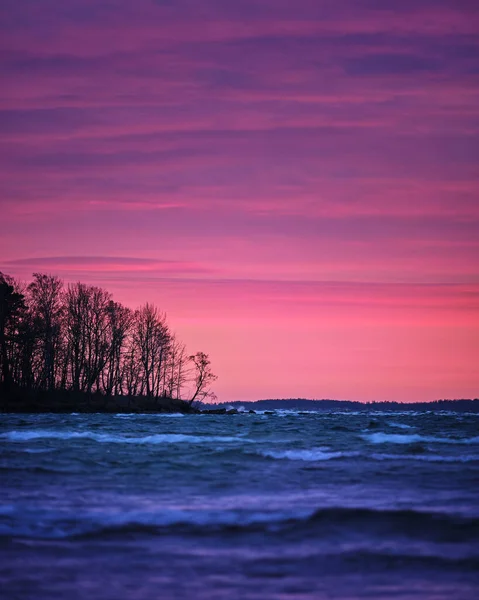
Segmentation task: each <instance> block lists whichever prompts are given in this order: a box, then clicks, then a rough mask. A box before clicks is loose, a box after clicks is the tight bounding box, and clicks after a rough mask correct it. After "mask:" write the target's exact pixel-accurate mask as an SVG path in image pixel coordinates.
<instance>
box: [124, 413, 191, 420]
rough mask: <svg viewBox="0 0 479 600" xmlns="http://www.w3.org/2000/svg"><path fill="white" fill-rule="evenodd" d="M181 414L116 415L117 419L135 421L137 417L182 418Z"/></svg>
mask: <svg viewBox="0 0 479 600" xmlns="http://www.w3.org/2000/svg"><path fill="white" fill-rule="evenodd" d="M184 416H185V415H184V414H183V413H116V414H115V417H116V418H118V419H135V418H137V417H163V418H165V417H184Z"/></svg>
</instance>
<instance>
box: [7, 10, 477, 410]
mask: <svg viewBox="0 0 479 600" xmlns="http://www.w3.org/2000/svg"><path fill="white" fill-rule="evenodd" d="M0 11H1V13H0V23H1V25H0V32H1V36H0V39H1V42H0V50H1V54H0V56H1V58H0V74H1V77H2V82H4V84H5V85H4V86H3V88H4V89H3V90H2V97H1V98H0V133H1V141H0V155H1V161H0V165H1V166H0V190H1V195H0V209H1V215H2V223H3V228H2V231H1V232H0V258H1V264H0V266H1V268H2V269H4V270H5V271H7V272H12V274H14V275H18V276H21V277H27V276H28V275H29V273H30V272H32V271H34V270H36V271H38V270H47V271H54V272H58V273H59V274H61V275H62V276H63V277H65V279H66V280H67V281H71V280H76V279H77V278H81V279H85V280H86V281H91V282H94V283H97V284H105V285H111V286H113V288H114V291H115V293H118V294H119V296H120V299H122V300H123V301H125V302H128V303H132V304H135V303H139V302H141V301H142V299H143V300H148V299H153V300H155V301H157V302H158V303H159V304H160V306H162V305H166V306H165V308H167V309H168V311H169V312H170V313H171V314H172V315H176V316H177V318H178V320H179V323H180V327H182V328H184V331H183V332H182V337H183V338H184V339H190V340H191V343H192V344H193V345H195V344H198V345H199V346H205V349H206V350H208V346H211V348H212V349H213V350H212V351H213V352H214V351H216V352H217V353H218V354H221V355H222V354H223V350H222V349H221V348H223V347H225V346H228V343H229V342H228V339H229V337H230V338H231V339H232V340H236V342H237V344H238V349H237V351H236V350H235V351H233V350H232V351H231V358H230V359H228V360H227V359H225V360H223V361H221V362H220V372H219V375H220V380H219V381H220V384H219V385H220V386H221V385H223V386H224V387H223V388H220V390H219V391H220V393H221V392H222V391H223V393H224V394H226V396H227V397H229V398H233V397H236V396H237V394H239V393H240V390H241V393H247V394H249V395H250V396H251V397H254V395H255V392H254V389H253V388H254V385H253V383H252V384H251V388H250V389H249V391H247V392H245V388H244V387H243V383H242V382H241V381H240V380H241V378H242V373H243V370H242V369H236V370H235V368H234V360H233V356H234V357H236V360H237V361H240V362H241V360H240V358H239V355H240V351H239V348H241V349H244V347H245V346H244V344H245V340H244V339H243V338H241V335H240V334H239V333H238V330H237V322H238V320H242V322H243V326H244V327H245V331H248V332H249V334H250V336H251V338H254V336H255V334H257V335H260V336H264V340H263V341H264V344H263V346H262V350H261V351H260V350H259V349H258V350H252V352H253V355H254V356H253V358H252V359H251V360H252V363H253V365H252V366H251V368H252V369H253V372H254V373H255V375H254V376H253V378H252V379H253V380H254V379H255V377H256V379H258V377H259V374H258V372H259V370H260V369H261V366H260V365H261V364H262V363H264V361H265V358H264V356H265V353H266V352H273V353H274V352H277V353H278V354H277V357H279V356H280V354H281V352H280V351H279V350H275V348H277V346H278V344H277V339H276V336H277V335H279V333H274V334H272V333H271V330H270V329H268V327H269V325H268V326H267V325H264V327H263V326H262V325H261V322H260V318H259V316H261V319H264V323H266V322H267V323H271V322H274V328H275V332H283V333H284V336H285V339H286V338H287V339H289V340H290V342H289V343H290V344H294V346H295V352H297V353H298V361H297V369H298V371H297V372H298V373H299V372H301V374H302V375H301V376H302V377H303V376H304V378H305V382H306V383H305V388H304V392H303V393H304V394H305V395H318V394H320V391H318V388H317V386H318V385H319V382H318V381H317V380H316V379H315V378H314V377H312V376H311V373H312V372H313V371H314V370H315V369H316V370H317V365H318V364H320V363H321V359H322V360H323V361H325V362H328V356H329V354H328V351H327V350H325V349H322V350H318V349H317V348H318V346H317V343H316V341H315V338H314V336H313V337H312V336H309V337H308V336H306V338H304V339H303V338H301V336H299V337H298V336H296V335H295V334H293V333H292V329H291V328H292V326H293V325H292V323H293V322H296V324H297V327H298V330H303V328H304V326H305V322H306V317H305V315H307V319H309V321H310V322H311V323H313V324H314V327H313V329H314V330H315V331H316V334H315V335H317V337H321V331H323V330H324V331H325V330H328V331H330V330H329V325H328V320H327V319H325V318H322V317H321V316H316V315H317V314H319V315H320V313H324V314H326V315H329V317H330V321H329V322H330V323H333V324H334V326H335V327H336V330H337V331H338V332H339V331H342V330H343V328H342V323H346V322H347V323H349V324H350V326H351V327H354V328H356V330H358V328H362V329H361V330H362V335H363V336H364V339H367V337H368V335H370V336H372V337H374V339H375V342H374V344H376V347H377V354H374V357H375V358H374V357H372V358H371V367H370V370H369V371H368V370H367V369H366V371H367V372H368V373H369V379H368V380H366V379H367V378H366V379H363V378H362V375H361V374H360V372H359V371H358V370H355V369H354V357H356V359H357V356H358V348H360V347H361V342H360V338H359V337H358V338H355V339H354V340H351V339H350V338H349V337H348V336H347V335H345V334H344V335H343V334H341V335H339V334H338V340H340V341H338V351H337V355H336V356H337V360H336V362H334V364H332V363H331V364H330V363H328V365H329V367H328V368H329V370H330V371H331V373H333V375H332V376H331V377H332V379H331V382H334V381H335V382H336V383H337V382H338V381H340V380H341V378H340V377H339V375H338V374H339V373H341V372H342V370H343V368H344V364H347V365H348V369H350V370H351V372H354V373H356V375H355V377H356V379H354V377H353V378H352V379H351V385H350V388H348V389H343V387H341V389H339V387H338V391H337V393H336V392H334V385H333V383H331V386H332V387H331V388H328V389H329V392H328V393H329V395H331V396H334V395H342V396H343V397H345V396H350V397H359V395H360V396H361V398H363V399H370V398H373V397H379V396H381V397H382V396H383V395H386V396H387V395H388V394H389V396H390V397H393V396H394V397H400V396H401V394H402V392H401V389H400V388H401V384H400V381H399V380H398V379H397V378H396V376H393V375H391V377H390V380H389V383H388V381H387V378H385V379H384V381H382V383H381V385H380V386H379V387H378V386H376V384H375V383H374V381H375V377H376V375H375V372H376V370H377V369H375V368H374V364H375V360H378V361H381V360H382V359H380V357H381V352H380V347H381V344H382V349H383V351H384V356H388V360H389V361H390V363H389V364H390V365H394V364H395V361H400V362H401V361H402V363H401V364H404V369H406V370H407V369H409V370H410V372H411V373H414V374H415V375H414V377H415V378H416V380H417V378H419V377H420V365H423V366H424V369H425V370H426V371H427V369H429V366H427V364H426V363H427V352H428V351H429V352H431V353H432V354H434V356H438V357H439V355H438V354H437V351H436V346H437V345H438V343H439V342H438V339H443V338H441V336H442V335H446V334H445V333H444V331H446V329H447V331H448V334H447V335H449V336H450V338H449V341H448V342H447V343H448V344H449V343H450V344H452V346H454V347H456V348H457V352H458V356H459V355H461V356H462V357H463V359H464V364H469V362H468V359H467V357H468V356H469V354H470V352H471V351H472V350H474V351H476V350H477V351H478V352H479V348H478V347H477V344H476V346H474V345H473V343H472V342H471V340H470V338H468V337H467V336H466V335H465V334H464V332H463V330H462V328H463V326H464V324H465V323H467V322H469V323H470V326H471V328H472V330H473V331H474V332H475V333H477V334H478V339H479V331H478V329H477V327H478V326H477V319H476V311H477V287H476V286H477V283H478V281H479V272H478V268H477V265H478V264H479V244H478V242H477V240H478V239H479V204H478V202H477V198H478V197H479V170H478V164H479V163H478V160H477V159H478V156H479V144H478V139H479V137H478V133H479V108H478V107H479V61H478V59H477V57H478V56H479V42H478V39H477V35H476V34H477V30H478V28H479V9H478V8H477V7H476V6H475V5H474V3H471V2H469V1H468V0H454V1H453V0H414V2H413V1H412V0H403V1H402V2H392V3H385V2H382V1H380V0H360V1H358V0H346V1H345V2H342V3H340V6H339V5H335V4H333V3H330V2H326V1H322V0H319V1H318V0H298V1H297V2H295V3H294V5H293V4H292V3H291V2H289V1H287V0H265V1H263V2H249V1H247V0H239V1H238V2H223V1H220V0H204V1H203V2H201V3H198V2H193V0H168V1H166V0H165V1H160V0H157V1H153V0H140V1H139V2H137V3H135V4H134V5H133V4H132V3H131V2H127V1H126V0H119V1H118V2H115V3H114V6H113V5H112V4H111V3H109V2H103V1H97V0H95V1H93V0H65V1H63V2H60V1H59V0H45V1H44V2H42V3H41V5H40V4H39V3H38V2H36V1H34V0H24V1H23V2H21V3H19V2H15V1H14V0H5V2H3V3H2V6H1V8H0ZM331 282H333V283H331ZM334 282H336V283H334ZM339 282H342V283H339ZM371 282H375V283H371ZM362 286H366V287H362ZM195 315H196V316H195ZM303 317H304V318H303ZM441 319H443V324H442V325H441ZM248 320H251V322H254V323H255V325H254V327H253V326H252V325H251V326H249V325H245V321H248ZM379 323H381V327H384V328H385V332H384V335H383V336H382V337H381V336H380V335H379V334H377V335H376V334H375V333H373V332H374V331H376V328H377V327H378V326H379V325H378V324H379ZM398 323H401V326H402V327H405V328H406V329H405V330H407V331H408V335H409V347H410V348H411V352H410V355H409V358H407V359H406V358H404V356H405V354H404V353H401V352H403V351H404V348H406V346H407V340H406V339H403V340H402V342H401V343H402V346H401V348H402V350H401V352H399V351H398V352H397V353H396V354H395V351H394V350H393V348H394V343H395V342H394V340H395V336H396V335H397V324H398ZM454 323H456V325H457V328H456V329H454V327H453V325H454ZM361 324H362V325H361ZM208 327H209V329H208ZM258 328H259V329H258ZM368 328H369V329H368ZM444 328H446V329H444ZM260 330H261V331H262V333H259V331H260ZM426 330H427V331H428V332H430V333H428V335H427V336H426V338H427V340H426V341H424V340H425V338H424V337H422V336H423V335H424V331H426ZM268 331H269V334H270V335H271V336H272V337H271V340H273V339H274V340H275V341H274V343H273V341H271V342H268V339H267V338H268ZM368 332H369V333H368ZM441 332H442V333H441ZM200 334H201V335H200ZM228 336H229V337H228ZM375 336H376V337H375ZM326 337H327V340H328V343H329V344H330V345H332V347H336V346H335V344H336V342H335V341H334V336H333V333H332V330H331V331H330V333H328V335H327V336H326ZM240 338H241V339H240ZM202 339H204V342H202ZM232 343H233V342H232ZM364 344H365V345H367V343H366V342H364ZM233 345H234V344H233ZM259 346H261V345H259ZM416 347H418V348H419V347H420V348H421V351H420V352H419V351H415V350H414V348H416ZM386 348H390V349H391V348H392V349H391V350H390V351H389V350H388V352H386V351H385V349H386ZM471 349H472V350H471ZM332 354H334V352H333V353H332ZM446 355H447V353H443V354H442V355H441V356H442V358H441V359H439V358H438V359H437V361H436V363H434V364H435V365H436V366H437V365H440V364H441V360H446V357H449V358H448V360H452V359H451V357H450V356H449V355H447V356H446ZM341 357H343V359H344V361H345V363H344V364H343V363H342V362H341ZM425 357H426V358H425ZM213 358H214V357H213ZM271 360H272V362H271V365H270V366H269V367H268V368H265V372H266V375H265V377H266V376H267V377H269V380H270V381H273V380H274V379H275V377H277V376H278V373H277V365H278V361H279V358H278V361H276V362H275V360H273V359H271ZM454 360H455V359H454ZM458 360H459V359H458ZM301 361H302V362H301ZM279 362H280V361H279ZM453 362H454V361H453ZM255 364H256V365H258V366H257V367H254V365H255ZM268 364H269V363H268ZM301 364H305V365H309V367H308V369H309V371H307V373H309V375H308V374H307V373H306V372H304V371H303V370H302V367H300V366H299V365H301ZM454 364H456V362H454ZM418 365H419V367H418ZM457 365H459V362H457ZM383 367H384V369H385V372H386V371H387V372H391V373H392V371H389V370H388V369H389V367H388V366H387V365H383ZM361 368H362V370H361V373H363V372H366V371H365V367H364V365H362V367H361ZM468 368H469V367H468ZM221 369H222V370H223V371H222V372H221ZM255 369H256V371H255ZM391 369H392V367H391ZM446 370H447V369H446ZM451 373H452V374H451V376H450V379H449V380H447V381H446V383H444V381H442V385H444V388H443V389H447V390H453V389H455V388H454V386H457V388H456V389H458V390H460V392H461V394H462V395H474V394H476V395H477V389H478V387H479V380H478V376H477V373H476V372H475V370H474V369H472V367H471V368H470V369H469V370H467V369H466V372H464V370H462V371H461V370H460V369H459V366H457V369H455V370H454V369H452V370H451ZM411 377H413V376H411ZM308 378H309V379H308ZM294 380H295V373H294V372H291V374H290V380H289V382H288V381H286V380H284V381H283V384H284V386H285V388H284V389H285V392H284V393H285V394H286V389H289V390H291V389H292V388H293V387H294ZM222 381H225V383H223V384H222V383H221V382H222ZM308 381H309V384H308ZM367 381H369V385H370V388H369V392H368V383H367ZM428 381H429V383H427V385H425V386H420V385H417V386H415V385H413V384H411V385H409V387H407V390H411V389H413V390H415V391H414V392H413V396H414V397H413V396H411V397H410V399H423V398H424V397H425V396H427V397H437V396H442V395H444V393H443V391H442V388H441V386H440V385H439V383H438V380H437V378H435V377H434V376H433V375H432V374H431V376H430V378H429V379H428ZM355 382H356V383H357V384H358V385H359V383H360V382H361V384H360V385H361V390H362V391H361V394H359V393H358V395H357V394H356V393H355V389H356V388H355ZM463 382H466V383H463ZM265 385H266V384H265ZM338 385H339V384H338ZM308 386H309V387H308ZM262 389H263V388H262ZM235 390H236V391H235ZM404 390H406V388H404ZM404 393H405V394H406V391H404ZM458 393H459V392H458ZM258 394H259V395H267V392H266V390H265V389H264V390H263V391H262V392H261V394H260V391H259V390H258ZM406 395H407V394H406ZM401 398H402V399H407V398H404V397H403V396H401Z"/></svg>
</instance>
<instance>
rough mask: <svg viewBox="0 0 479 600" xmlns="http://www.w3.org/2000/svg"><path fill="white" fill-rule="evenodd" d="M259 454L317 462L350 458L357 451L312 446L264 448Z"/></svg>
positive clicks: (267, 456)
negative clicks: (306, 448)
mask: <svg viewBox="0 0 479 600" xmlns="http://www.w3.org/2000/svg"><path fill="white" fill-rule="evenodd" d="M259 454H260V455H261V456H264V457H265V458H277V459H285V458H286V459H288V460H304V461H307V462H316V461H321V460H331V459H333V458H349V457H352V456H357V455H358V453H357V452H330V451H329V450H328V449H327V448H326V449H325V448H311V449H309V450H263V451H260V452H259Z"/></svg>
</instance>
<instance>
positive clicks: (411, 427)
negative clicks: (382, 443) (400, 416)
mask: <svg viewBox="0 0 479 600" xmlns="http://www.w3.org/2000/svg"><path fill="white" fill-rule="evenodd" d="M388 425H389V427H397V428H398V429H414V427H413V426H412V425H406V423H396V422H393V421H391V422H389V423H388Z"/></svg>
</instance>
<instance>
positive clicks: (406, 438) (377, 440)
mask: <svg viewBox="0 0 479 600" xmlns="http://www.w3.org/2000/svg"><path fill="white" fill-rule="evenodd" d="M361 438H362V439H363V440H365V441H366V442H370V443H371V444H416V443H418V442H431V443H437V444H478V443H479V437H473V438H445V437H435V436H426V435H420V434H418V433H409V434H405V433H383V432H381V431H378V432H375V433H367V434H363V435H361Z"/></svg>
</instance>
